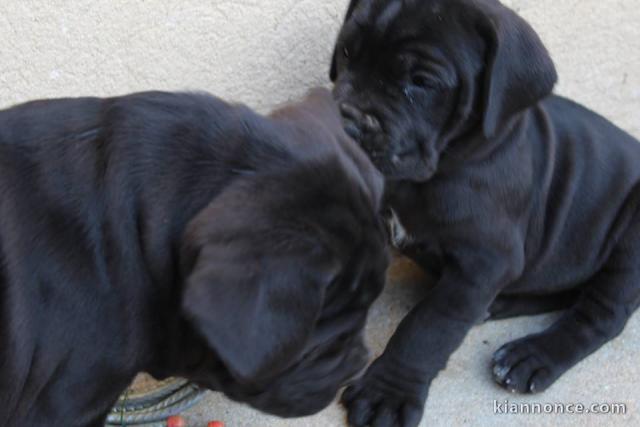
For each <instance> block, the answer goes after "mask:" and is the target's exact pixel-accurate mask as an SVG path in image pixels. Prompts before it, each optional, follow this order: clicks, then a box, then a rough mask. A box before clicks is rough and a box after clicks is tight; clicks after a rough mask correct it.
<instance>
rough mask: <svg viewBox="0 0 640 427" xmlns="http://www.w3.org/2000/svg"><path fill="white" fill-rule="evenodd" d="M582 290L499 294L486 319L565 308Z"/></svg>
mask: <svg viewBox="0 0 640 427" xmlns="http://www.w3.org/2000/svg"><path fill="white" fill-rule="evenodd" d="M579 295H580V292H579V291H578V290H571V291H566V292H560V293H555V294H550V295H498V297H497V298H496V299H495V300H494V301H493V303H491V306H490V307H489V316H488V318H487V319H486V320H499V319H508V318H510V317H518V316H533V315H536V314H543V313H549V312H551V311H558V310H564V309H567V308H569V307H571V306H572V305H573V304H575V303H576V301H577V300H578V297H579Z"/></svg>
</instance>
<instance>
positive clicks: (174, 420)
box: [167, 415, 187, 427]
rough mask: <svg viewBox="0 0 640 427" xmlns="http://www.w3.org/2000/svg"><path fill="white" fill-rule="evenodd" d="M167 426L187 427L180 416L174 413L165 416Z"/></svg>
mask: <svg viewBox="0 0 640 427" xmlns="http://www.w3.org/2000/svg"><path fill="white" fill-rule="evenodd" d="M167 427H187V423H186V421H185V420H184V418H182V417H181V416H179V415H174V416H173V417H169V418H167Z"/></svg>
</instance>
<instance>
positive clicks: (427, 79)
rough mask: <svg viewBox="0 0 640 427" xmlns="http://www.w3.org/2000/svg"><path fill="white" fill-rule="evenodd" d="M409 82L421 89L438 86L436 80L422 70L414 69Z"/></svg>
mask: <svg viewBox="0 0 640 427" xmlns="http://www.w3.org/2000/svg"><path fill="white" fill-rule="evenodd" d="M411 84H412V85H413V86H416V87H419V88H421V89H437V88H438V87H440V83H439V82H438V80H437V79H436V78H435V77H434V76H433V75H431V74H429V73H426V72H424V71H416V72H415V73H413V74H412V75H411Z"/></svg>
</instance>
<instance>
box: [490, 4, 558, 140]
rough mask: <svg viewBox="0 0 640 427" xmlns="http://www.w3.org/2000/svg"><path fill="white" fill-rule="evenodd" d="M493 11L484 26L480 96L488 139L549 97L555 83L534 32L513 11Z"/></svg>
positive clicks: (553, 72)
mask: <svg viewBox="0 0 640 427" xmlns="http://www.w3.org/2000/svg"><path fill="white" fill-rule="evenodd" d="M495 3H497V2H495ZM492 4H493V3H492ZM493 8H494V10H491V11H489V13H488V14H487V16H485V18H486V19H484V21H486V25H484V26H483V27H485V31H486V32H488V35H487V38H488V39H489V43H488V46H489V51H488V61H487V64H488V66H487V68H486V69H485V73H486V74H485V87H484V96H483V98H484V99H483V100H484V122H483V130H484V134H485V136H486V137H487V138H491V137H493V136H495V135H496V133H497V132H499V131H500V129H501V128H502V127H504V126H505V125H506V124H507V122H508V121H509V119H510V118H512V117H513V116H514V115H515V114H517V113H519V112H520V111H522V110H524V109H525V108H527V107H529V106H532V105H534V104H536V103H537V102H538V101H539V100H541V99H542V98H544V97H546V96H547V95H549V94H550V93H551V92H552V91H553V87H554V85H555V83H556V82H557V79H558V76H557V73H556V69H555V66H554V64H553V61H552V60H551V57H550V56H549V52H548V51H547V49H546V48H545V47H544V45H543V43H542V41H541V40H540V38H539V37H538V35H537V34H536V32H535V31H534V30H533V28H531V26H530V25H529V24H528V23H527V22H526V21H525V20H524V19H522V18H521V17H520V16H518V15H517V14H516V13H515V12H513V11H512V10H510V9H508V8H506V7H504V6H502V5H499V4H497V5H494V6H493Z"/></svg>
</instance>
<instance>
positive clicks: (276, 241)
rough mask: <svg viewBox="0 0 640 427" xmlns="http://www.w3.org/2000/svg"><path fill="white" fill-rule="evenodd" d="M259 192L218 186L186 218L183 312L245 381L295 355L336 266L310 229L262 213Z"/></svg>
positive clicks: (276, 369) (269, 373) (263, 376)
mask: <svg viewBox="0 0 640 427" xmlns="http://www.w3.org/2000/svg"><path fill="white" fill-rule="evenodd" d="M260 198H261V197H260V195H259V194H258V195H257V196H256V195H253V197H251V194H249V193H246V192H244V191H242V190H240V191H238V189H237V188H234V189H231V190H228V191H226V192H225V193H223V194H222V195H221V196H219V197H218V198H217V199H216V200H215V201H214V202H213V203H212V204H211V205H209V206H208V207H207V208H205V209H204V210H203V211H201V212H200V213H199V214H198V216H197V217H196V218H195V219H194V220H193V221H192V222H191V223H190V224H189V226H188V229H187V232H186V234H185V242H186V248H185V249H184V250H183V254H184V255H183V257H184V258H186V260H187V261H186V264H187V265H186V266H184V267H183V268H185V269H186V270H187V271H188V273H187V274H186V276H187V277H186V279H185V284H184V290H183V294H182V310H183V313H184V314H185V316H186V317H187V319H189V320H190V322H191V324H192V325H193V326H194V327H195V328H196V330H197V331H198V332H199V333H200V334H201V336H202V337H203V338H204V339H205V340H206V342H207V344H208V345H209V347H210V348H211V349H212V350H213V351H215V352H216V353H217V355H218V356H219V357H220V359H221V361H222V362H223V363H224V365H225V366H226V367H227V369H228V370H229V372H230V373H231V375H232V376H233V377H234V378H235V379H236V380H237V381H239V382H241V383H244V384H257V383H260V382H262V381H267V380H269V379H270V378H272V377H274V376H276V375H278V373H280V372H282V371H283V370H284V369H286V368H287V367H288V366H290V365H291V364H292V363H293V362H295V361H296V360H297V356H299V355H300V354H301V352H302V351H303V349H304V348H305V345H306V344H307V342H308V340H309V338H310V335H311V333H312V331H313V329H314V327H315V323H316V321H317V319H318V317H319V316H320V311H321V309H322V304H323V301H324V293H325V289H326V287H327V286H328V284H329V283H330V282H331V281H332V280H333V276H334V274H336V273H337V272H336V270H337V268H336V267H335V266H332V265H331V262H332V260H327V259H326V258H327V256H326V254H323V253H322V251H320V250H318V247H317V246H315V245H314V242H312V241H310V240H311V238H310V237H309V234H308V233H306V234H305V235H302V236H301V235H300V233H299V232H298V233H296V230H292V229H283V228H281V225H280V224H273V223H271V224H270V223H269V221H268V220H265V219H264V218H265V217H268V214H267V213H266V212H265V211H266V208H265V206H263V205H262V206H261V204H262V202H260ZM252 216H253V217H252Z"/></svg>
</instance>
